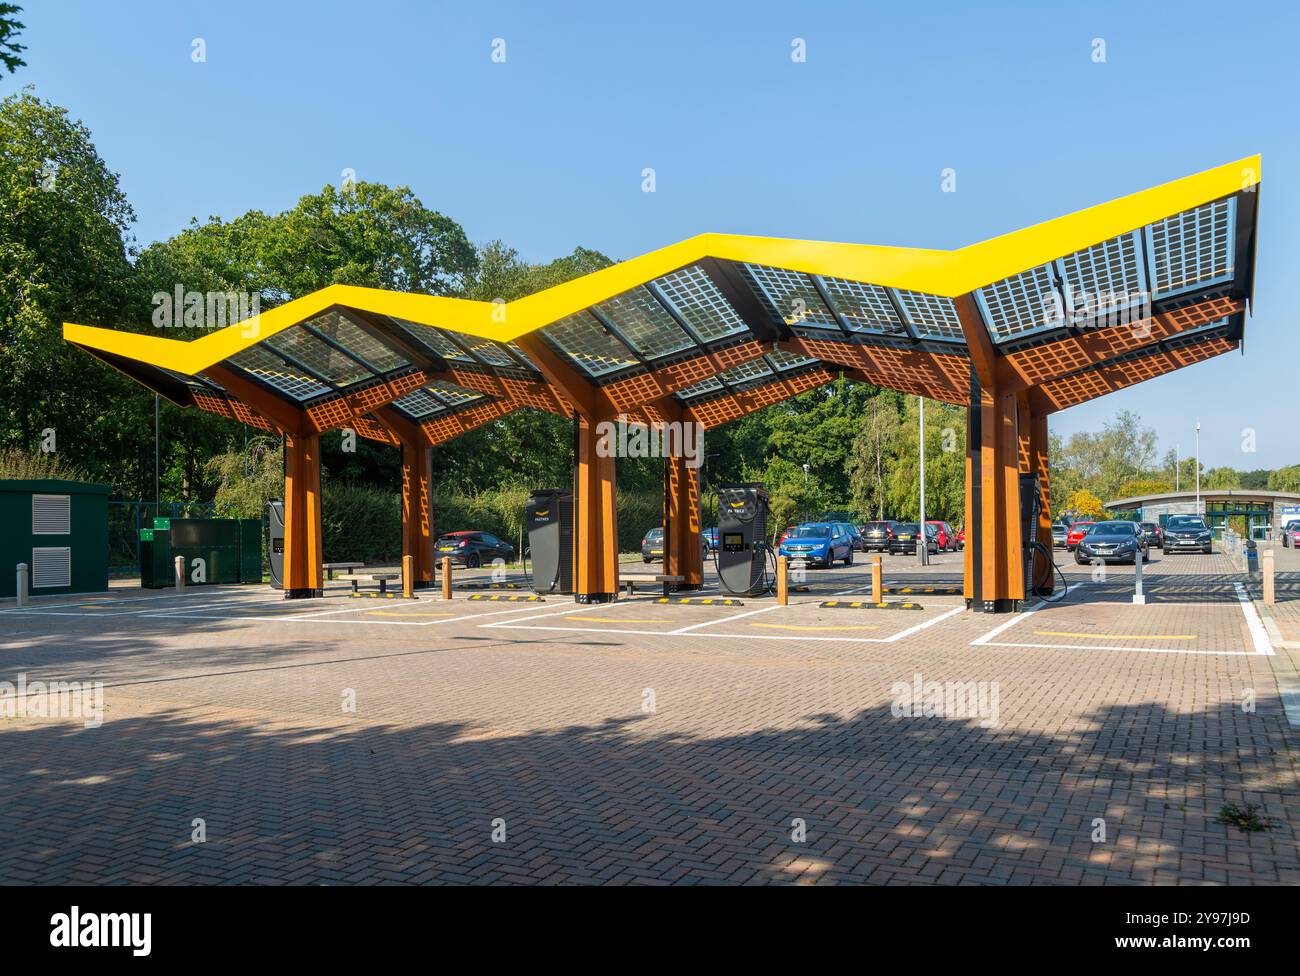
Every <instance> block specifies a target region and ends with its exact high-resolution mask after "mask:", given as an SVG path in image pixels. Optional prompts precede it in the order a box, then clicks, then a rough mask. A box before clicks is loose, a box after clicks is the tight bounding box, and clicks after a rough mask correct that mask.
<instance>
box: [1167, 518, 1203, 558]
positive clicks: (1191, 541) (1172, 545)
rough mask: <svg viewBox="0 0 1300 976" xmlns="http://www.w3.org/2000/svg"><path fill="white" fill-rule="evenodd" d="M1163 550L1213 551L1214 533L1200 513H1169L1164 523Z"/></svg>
mask: <svg viewBox="0 0 1300 976" xmlns="http://www.w3.org/2000/svg"><path fill="white" fill-rule="evenodd" d="M1163 548H1164V551H1165V552H1187V551H1188V550H1189V549H1193V550H1196V551H1197V552H1202V553H1205V554H1207V555H1208V554H1209V553H1211V552H1213V551H1214V534H1213V533H1212V532H1210V527H1209V526H1208V525H1207V524H1206V523H1205V519H1204V518H1203V517H1201V516H1200V515H1171V516H1169V521H1168V522H1166V523H1165V538H1164V547H1163Z"/></svg>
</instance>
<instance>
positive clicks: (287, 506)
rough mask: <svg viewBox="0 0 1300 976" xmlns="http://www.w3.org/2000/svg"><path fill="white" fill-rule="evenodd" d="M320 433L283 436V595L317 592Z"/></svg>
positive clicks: (320, 579)
mask: <svg viewBox="0 0 1300 976" xmlns="http://www.w3.org/2000/svg"><path fill="white" fill-rule="evenodd" d="M322 562H323V559H322V555H321V508H320V436H319V435H318V434H312V435H310V436H308V435H303V434H286V435H285V438H284V598H285V599H286V600H295V599H301V598H304V597H317V596H321V595H322V593H323V592H324V588H325V581H324V577H325V572H324V569H323V568H322Z"/></svg>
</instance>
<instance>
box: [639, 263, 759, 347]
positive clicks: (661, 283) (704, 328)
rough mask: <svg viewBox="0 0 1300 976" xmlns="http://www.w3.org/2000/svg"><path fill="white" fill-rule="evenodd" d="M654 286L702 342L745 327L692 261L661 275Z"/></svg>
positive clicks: (729, 334) (719, 337)
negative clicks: (690, 263) (679, 268)
mask: <svg viewBox="0 0 1300 976" xmlns="http://www.w3.org/2000/svg"><path fill="white" fill-rule="evenodd" d="M654 287H655V288H657V289H658V290H659V294H661V295H663V297H664V299H665V300H667V302H668V304H669V305H671V306H672V307H673V309H674V310H675V311H676V312H677V314H678V315H680V316H681V317H682V320H683V321H684V322H685V323H686V324H687V326H689V327H690V328H691V329H692V330H693V331H694V332H695V334H696V335H697V336H699V337H700V340H701V341H702V342H713V341H714V340H716V339H725V338H727V337H728V336H733V335H737V334H739V333H741V332H744V331H745V323H744V321H743V320H742V319H741V317H740V315H739V314H738V313H737V312H736V310H735V309H734V308H732V307H731V303H730V302H728V301H727V299H726V298H724V297H723V295H722V292H720V291H719V290H718V286H717V285H715V284H714V283H713V279H711V278H710V277H709V276H708V275H707V274H705V273H704V272H703V271H702V270H700V268H698V267H696V266H695V265H691V266H690V267H686V268H682V269H681V270H680V271H674V272H673V273H672V274H669V275H664V276H663V277H662V278H659V279H657V280H656V281H655V282H654Z"/></svg>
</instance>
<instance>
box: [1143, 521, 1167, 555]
mask: <svg viewBox="0 0 1300 976" xmlns="http://www.w3.org/2000/svg"><path fill="white" fill-rule="evenodd" d="M1139 524H1140V525H1141V526H1142V535H1143V536H1144V537H1145V538H1146V540H1147V545H1148V546H1155V547H1156V548H1157V549H1161V548H1163V547H1164V544H1165V530H1164V529H1162V528H1160V523H1159V522H1141V523H1139Z"/></svg>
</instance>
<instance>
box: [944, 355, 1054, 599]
mask: <svg viewBox="0 0 1300 976" xmlns="http://www.w3.org/2000/svg"><path fill="white" fill-rule="evenodd" d="M972 387H973V389H972V396H973V400H972V405H971V407H970V408H969V410H968V413H967V423H966V427H967V434H966V442H967V447H966V553H965V564H966V576H965V587H964V590H965V594H966V599H967V600H969V601H970V605H971V609H973V610H981V611H986V612H991V613H1005V612H1011V611H1014V610H1015V609H1016V608H1017V606H1018V604H1019V602H1020V601H1021V600H1023V599H1024V598H1025V587H1024V567H1023V565H1022V559H1023V555H1022V546H1021V544H1020V460H1019V453H1020V452H1019V448H1020V439H1019V430H1018V427H1019V418H1018V410H1017V402H1016V395H1015V394H1014V393H994V394H992V395H989V394H988V393H987V391H983V390H980V389H979V386H978V380H976V381H975V382H973V384H972ZM1049 541H1050V539H1049Z"/></svg>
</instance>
